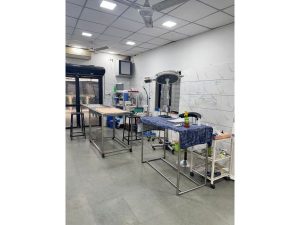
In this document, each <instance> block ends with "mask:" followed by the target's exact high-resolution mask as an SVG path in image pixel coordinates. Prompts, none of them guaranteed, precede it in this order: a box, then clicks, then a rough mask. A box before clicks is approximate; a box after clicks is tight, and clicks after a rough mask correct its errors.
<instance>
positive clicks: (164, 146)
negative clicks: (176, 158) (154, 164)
mask: <svg viewBox="0 0 300 225" xmlns="http://www.w3.org/2000/svg"><path fill="white" fill-rule="evenodd" d="M167 132H168V131H167ZM165 142H166V129H164V145H163V149H164V159H165V158H166V143H165Z"/></svg>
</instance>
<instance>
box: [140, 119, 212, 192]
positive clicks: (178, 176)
mask: <svg viewBox="0 0 300 225" xmlns="http://www.w3.org/2000/svg"><path fill="white" fill-rule="evenodd" d="M143 127H144V124H143V125H142V136H141V139H142V140H141V141H142V150H141V162H142V163H147V164H148V165H149V166H151V167H152V168H153V169H154V170H155V171H156V172H158V173H159V174H160V175H161V176H162V177H163V178H165V179H166V180H167V181H168V182H169V183H170V184H171V185H172V186H173V187H175V189H176V195H182V194H185V193H187V192H190V191H193V190H196V189H198V188H201V187H204V186H206V183H207V169H208V144H206V148H205V149H206V157H205V174H206V176H204V184H199V183H198V182H196V181H195V180H193V179H192V178H191V177H189V176H187V175H186V174H184V173H183V172H181V171H180V168H181V167H180V160H181V149H180V150H179V152H178V158H177V165H173V164H172V163H170V162H169V161H167V160H166V145H165V140H166V132H168V130H167V129H163V131H164V144H163V150H164V155H163V157H160V158H154V159H149V160H144V128H143ZM161 130H162V129H161ZM179 146H180V141H179ZM157 160H162V161H163V162H164V163H166V164H167V165H169V166H171V167H172V168H173V169H175V170H177V180H176V184H174V183H173V182H172V181H171V180H170V179H169V178H167V177H166V176H165V175H164V174H163V173H162V172H161V171H159V170H158V169H157V168H155V167H154V166H153V165H151V163H150V162H153V161H157ZM180 175H183V176H185V177H186V178H187V179H189V180H190V181H192V182H193V183H195V184H196V185H197V186H196V187H194V188H190V189H188V190H184V191H182V190H181V189H180Z"/></svg>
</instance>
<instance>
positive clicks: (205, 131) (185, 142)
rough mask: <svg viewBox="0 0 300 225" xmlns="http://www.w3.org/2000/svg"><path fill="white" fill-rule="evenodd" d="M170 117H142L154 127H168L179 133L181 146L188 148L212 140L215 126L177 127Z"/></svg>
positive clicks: (144, 121)
mask: <svg viewBox="0 0 300 225" xmlns="http://www.w3.org/2000/svg"><path fill="white" fill-rule="evenodd" d="M168 120H170V118H162V117H156V116H145V117H141V121H142V123H143V124H145V125H148V126H152V127H153V129H154V130H155V128H157V129H168V130H173V131H176V132H178V133H179V139H180V147H181V148H188V147H191V146H194V145H199V144H205V143H208V144H209V145H210V143H211V141H212V133H213V128H212V127H210V126H206V125H200V126H198V125H190V127H189V128H185V127H183V126H180V127H177V126H175V123H172V122H170V121H168Z"/></svg>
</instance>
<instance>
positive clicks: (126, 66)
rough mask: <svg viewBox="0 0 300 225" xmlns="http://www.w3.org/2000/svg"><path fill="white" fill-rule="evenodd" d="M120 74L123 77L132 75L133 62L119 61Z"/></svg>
mask: <svg viewBox="0 0 300 225" xmlns="http://www.w3.org/2000/svg"><path fill="white" fill-rule="evenodd" d="M119 73H120V74H121V75H131V62H130V61H124V60H120V61H119Z"/></svg>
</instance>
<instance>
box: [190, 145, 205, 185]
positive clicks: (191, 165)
mask: <svg viewBox="0 0 300 225" xmlns="http://www.w3.org/2000/svg"><path fill="white" fill-rule="evenodd" d="M205 152H206V154H205V174H204V184H206V182H207V170H208V144H207V143H206V148H205ZM192 154H193V153H192ZM191 168H192V165H191Z"/></svg>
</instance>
